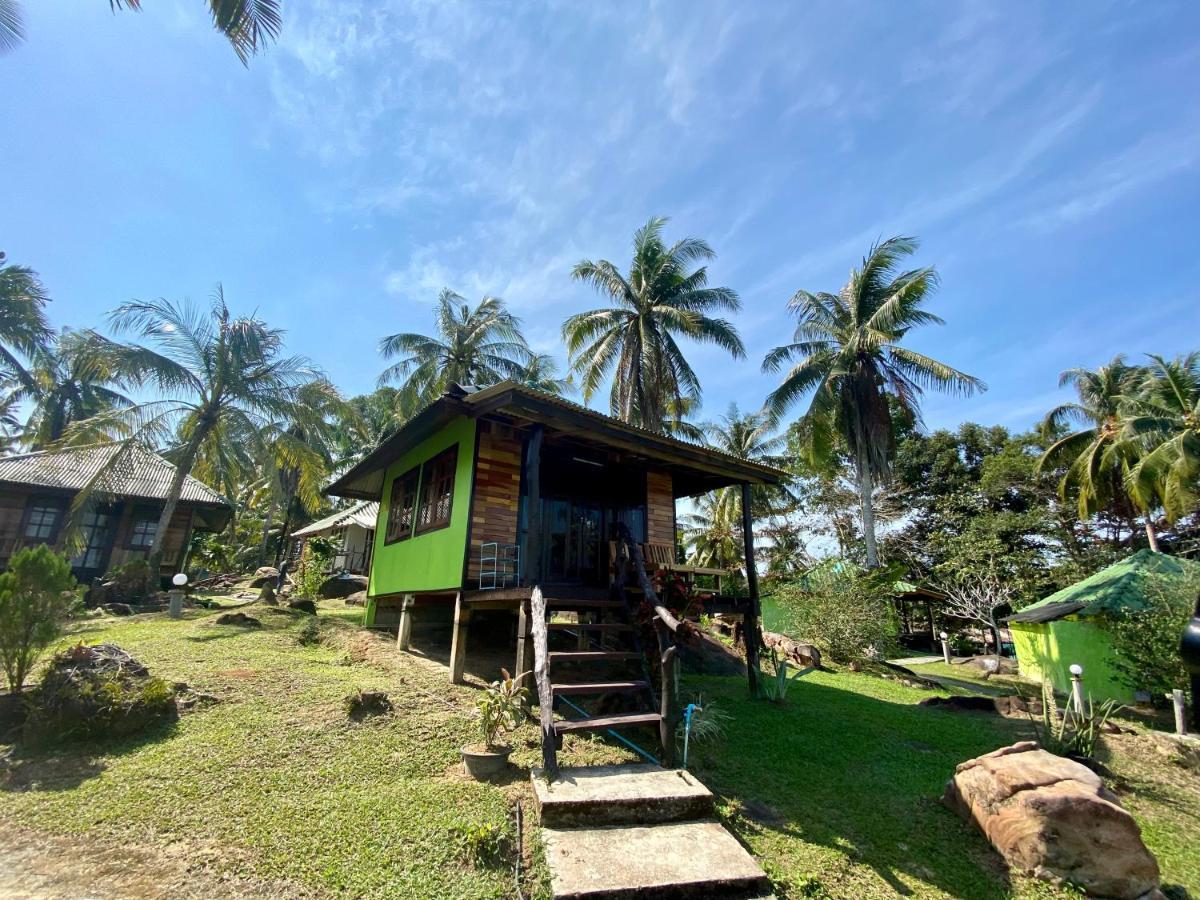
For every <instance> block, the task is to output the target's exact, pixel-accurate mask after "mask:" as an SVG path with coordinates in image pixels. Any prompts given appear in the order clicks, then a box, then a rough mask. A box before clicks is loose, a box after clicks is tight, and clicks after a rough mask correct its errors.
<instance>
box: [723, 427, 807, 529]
mask: <svg viewBox="0 0 1200 900" xmlns="http://www.w3.org/2000/svg"><path fill="white" fill-rule="evenodd" d="M773 432H774V423H773V422H772V420H771V417H770V416H769V415H767V414H766V413H765V412H755V413H743V412H742V411H741V410H740V409H738V405H737V404H736V403H730V404H729V409H728V410H727V411H726V412H725V415H723V416H721V417H720V419H719V420H718V421H716V422H709V423H707V424H706V425H704V433H705V436H706V438H707V439H708V443H709V444H710V445H711V446H713V447H715V448H716V449H717V450H720V451H722V452H723V453H728V454H729V455H730V456H736V457H738V458H739V459H746V460H750V461H752V462H760V463H765V464H766V465H769V466H776V467H778V468H782V467H783V466H785V465H786V463H787V460H786V459H785V458H784V457H783V455H782V454H781V453H780V451H781V450H783V449H784V448H786V446H787V437H786V435H781V434H774V433H773ZM737 493H738V498H737V510H738V515H739V516H740V515H741V508H742V502H741V492H740V491H738V492H737ZM795 500H796V498H795V495H794V494H793V493H792V491H791V489H790V488H789V487H788V486H787V485H786V484H781V485H754V486H753V487H752V488H751V489H750V505H751V510H750V511H751V513H752V515H753V516H754V518H756V519H760V518H765V517H766V516H768V515H771V514H773V513H777V512H780V511H782V510H784V509H786V508H787V507H789V506H790V505H793V504H794V503H795Z"/></svg>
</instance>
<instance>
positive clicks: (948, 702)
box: [919, 695, 996, 713]
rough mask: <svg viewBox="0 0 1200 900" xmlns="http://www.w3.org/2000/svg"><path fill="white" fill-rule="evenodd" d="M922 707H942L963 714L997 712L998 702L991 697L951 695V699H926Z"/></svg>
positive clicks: (921, 704) (921, 703) (922, 702)
mask: <svg viewBox="0 0 1200 900" xmlns="http://www.w3.org/2000/svg"><path fill="white" fill-rule="evenodd" d="M919 705H920V706H941V707H944V708H946V709H955V710H959V711H962V712H987V713H994V712H996V701H995V700H994V699H993V698H991V697H976V696H973V695H971V696H967V695H951V696H949V697H926V698H925V699H924V700H922V701H921V702H920V704H919Z"/></svg>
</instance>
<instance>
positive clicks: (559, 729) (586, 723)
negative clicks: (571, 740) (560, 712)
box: [554, 712, 662, 734]
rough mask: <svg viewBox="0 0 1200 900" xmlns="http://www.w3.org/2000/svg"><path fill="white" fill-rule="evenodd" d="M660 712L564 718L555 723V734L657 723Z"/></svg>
mask: <svg viewBox="0 0 1200 900" xmlns="http://www.w3.org/2000/svg"><path fill="white" fill-rule="evenodd" d="M661 721H662V716H660V715H659V714H658V713H653V712H645V713H624V714H621V715H616V716H592V717H590V718H587V719H563V720H561V721H558V722H555V723H554V733H555V734H567V733H570V732H583V731H608V729H610V728H634V727H636V726H638V725H657V724H658V723H659V722H661Z"/></svg>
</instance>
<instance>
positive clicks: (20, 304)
mask: <svg viewBox="0 0 1200 900" xmlns="http://www.w3.org/2000/svg"><path fill="white" fill-rule="evenodd" d="M6 259H7V257H6V256H5V254H4V253H0V377H4V378H7V379H9V380H10V381H12V382H15V383H16V384H17V385H21V386H28V385H29V384H30V382H31V380H32V379H31V376H30V374H29V372H28V370H27V369H26V364H25V362H24V361H23V358H24V359H28V358H29V357H30V356H32V355H33V354H34V353H36V352H37V351H38V350H40V349H41V348H42V347H44V346H45V344H46V342H47V341H48V340H49V339H50V325H49V324H48V323H47V321H46V311H45V307H46V304H47V303H48V302H49V300H50V296H49V294H48V293H47V292H46V287H45V285H43V284H42V280H41V279H40V278H38V274H37V272H35V271H33V269H31V268H29V267H28V266H18V265H15V264H11V263H6Z"/></svg>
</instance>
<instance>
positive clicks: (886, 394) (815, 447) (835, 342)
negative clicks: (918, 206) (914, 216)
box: [763, 237, 984, 567]
mask: <svg viewBox="0 0 1200 900" xmlns="http://www.w3.org/2000/svg"><path fill="white" fill-rule="evenodd" d="M916 249H917V241H916V240H915V239H914V238H907V237H896V238H891V239H889V240H886V241H883V242H882V243H879V244H876V245H875V246H874V247H872V248H871V251H870V253H868V254H867V256H866V257H865V258H864V259H863V261H862V265H861V266H860V267H859V268H857V269H854V270H852V271H851V273H850V279H849V280H848V281H847V282H846V284H845V285H844V286H843V287H842V289H841V291H839V292H838V293H837V294H830V293H813V292H811V291H806V290H800V291H797V292H796V294H795V295H794V296H793V297H792V300H791V302H790V303H789V308H790V309H791V310H792V311H793V312H794V313H795V314H796V316H797V318H798V320H799V324H798V325H797V326H796V332H795V335H794V336H793V340H792V343H790V344H785V345H783V346H780V347H776V348H775V349H774V350H772V351H771V352H770V353H768V354H767V356H766V359H765V360H764V361H763V370H764V371H767V372H776V371H778V370H780V369H781V368H783V367H784V365H785V364H790V365H791V367H790V368H789V369H788V370H787V372H786V374H785V375H784V377H783V380H782V382H781V383H780V385H779V387H777V388H776V389H775V390H774V391H772V392H771V394H770V395H769V396H768V397H767V403H766V406H767V409H768V410H769V412H770V413H771V415H772V416H773V417H776V418H779V417H781V416H782V415H783V414H784V413H785V412H786V411H787V410H788V409H790V408H791V407H792V406H793V405H794V404H795V403H796V402H797V401H798V400H799V399H800V398H801V397H802V396H804V395H805V394H808V393H811V395H812V396H811V399H810V401H809V407H808V411H807V412H806V413H805V418H806V419H807V420H808V428H807V430H806V437H807V448H806V450H807V454H808V456H809V457H810V459H812V460H814V461H818V462H819V461H823V460H828V459H829V458H830V457H831V456H833V454H834V453H836V452H837V448H838V446H839V445H840V446H842V447H845V448H846V452H847V453H848V454H849V456H850V458H851V460H852V461H853V466H854V473H855V480H856V483H857V486H858V493H859V501H860V504H861V511H862V528H863V537H864V540H865V544H866V558H867V565H868V566H872V567H873V566H877V565H878V564H879V553H878V550H877V548H876V536H875V517H874V506H873V493H874V490H875V486H876V484H879V483H886V481H887V480H888V478H889V476H890V474H891V462H892V458H893V456H894V453H895V436H894V425H893V405H894V406H896V407H898V408H899V409H900V410H902V411H904V412H905V413H907V414H908V415H910V416H912V417H913V418H914V419H919V418H920V408H919V403H920V398H921V395H922V393H923V392H924V390H925V389H927V388H932V389H936V390H943V391H950V392H953V393H958V394H965V395H969V394H972V393H974V392H976V391H979V390H983V389H984V385H983V383H982V382H981V381H980V380H979V379H977V378H974V377H972V376H970V375H967V374H965V373H963V372H960V371H959V370H957V369H954V368H952V367H951V366H949V365H947V364H945V363H943V362H939V361H938V360H936V359H933V358H931V357H928V356H925V355H924V354H921V353H918V352H916V351H915V350H912V349H910V348H908V347H905V346H903V345H902V344H901V342H902V341H903V340H904V339H905V338H906V337H907V336H908V334H909V332H910V331H912V329H913V328H916V327H919V326H921V325H934V324H936V325H940V324H942V320H941V319H940V318H938V317H937V316H936V315H934V314H933V313H931V312H929V311H928V310H926V309H925V308H924V306H925V302H926V300H927V299H928V298H929V297H930V296H931V295H932V294H933V292H934V290H935V289H936V288H937V285H938V275H937V272H936V271H935V270H934V269H933V268H932V267H926V268H921V269H910V270H903V271H902V270H901V269H900V266H901V263H902V262H903V260H904V258H905V257H907V256H909V255H911V254H912V253H914V252H915V251H916Z"/></svg>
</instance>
